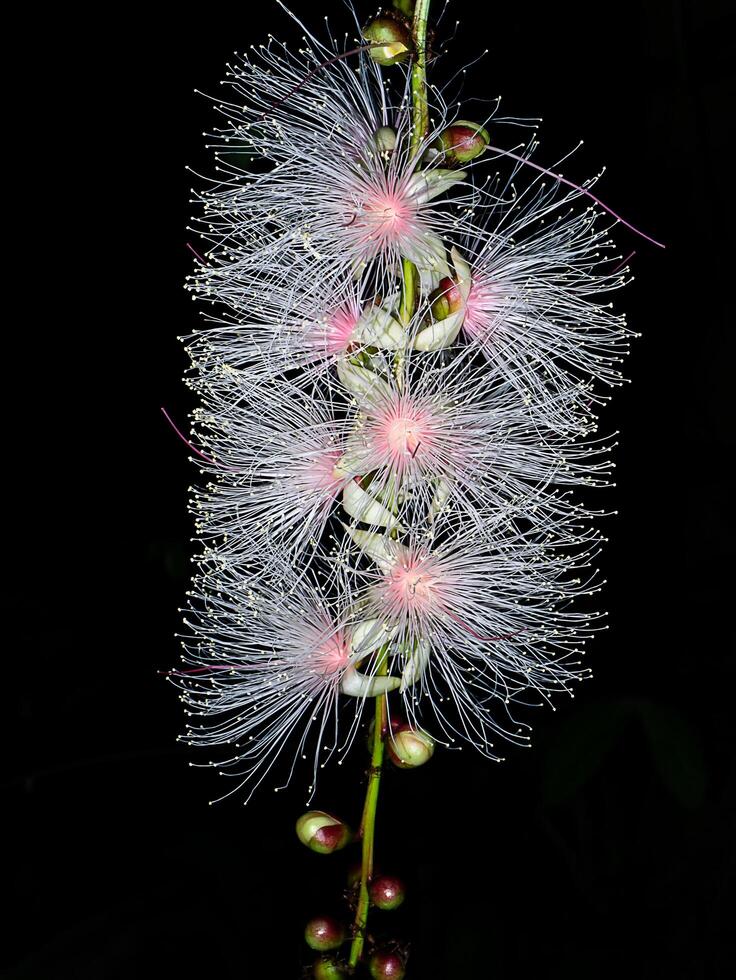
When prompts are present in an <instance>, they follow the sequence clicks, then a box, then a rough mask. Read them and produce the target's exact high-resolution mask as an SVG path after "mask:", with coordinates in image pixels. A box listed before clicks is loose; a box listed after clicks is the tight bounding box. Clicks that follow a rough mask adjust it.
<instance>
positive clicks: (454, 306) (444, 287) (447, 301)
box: [429, 276, 463, 320]
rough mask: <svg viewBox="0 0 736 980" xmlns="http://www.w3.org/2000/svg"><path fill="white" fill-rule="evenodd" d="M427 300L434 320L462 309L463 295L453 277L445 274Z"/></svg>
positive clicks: (441, 318)
mask: <svg viewBox="0 0 736 980" xmlns="http://www.w3.org/2000/svg"><path fill="white" fill-rule="evenodd" d="M429 301H430V304H431V306H432V316H433V317H434V318H435V320H445V319H447V317H448V316H450V314H451V313H457V312H458V311H459V310H461V309H462V306H463V297H462V293H461V292H460V286H459V285H458V284H457V283H456V282H455V280H454V279H451V278H450V277H449V276H445V277H444V278H443V279H440V284H439V286H438V287H437V289H435V291H434V292H433V293H432V295H431V296H430V297H429Z"/></svg>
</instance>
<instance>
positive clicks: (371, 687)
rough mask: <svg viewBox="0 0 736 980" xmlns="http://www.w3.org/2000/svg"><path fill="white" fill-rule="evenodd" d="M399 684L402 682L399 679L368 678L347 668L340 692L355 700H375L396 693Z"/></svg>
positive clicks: (352, 668)
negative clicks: (380, 696) (392, 692)
mask: <svg viewBox="0 0 736 980" xmlns="http://www.w3.org/2000/svg"><path fill="white" fill-rule="evenodd" d="M399 684H401V681H400V680H399V678H398V677H383V676H381V677H366V676H365V674H361V673H360V672H359V671H357V670H356V669H355V667H347V668H346V669H345V672H344V674H343V675H342V680H341V681H340V690H341V691H342V693H343V694H349V695H350V696H351V697H353V698H375V697H379V695H381V694H388V692H389V691H395V690H396V688H397V687H398V686H399Z"/></svg>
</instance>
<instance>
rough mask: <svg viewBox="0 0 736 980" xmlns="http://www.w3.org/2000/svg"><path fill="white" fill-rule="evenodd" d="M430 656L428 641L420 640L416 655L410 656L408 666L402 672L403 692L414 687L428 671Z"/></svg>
mask: <svg viewBox="0 0 736 980" xmlns="http://www.w3.org/2000/svg"><path fill="white" fill-rule="evenodd" d="M429 654H430V649H429V643H427V641H426V640H419V642H418V643H417V648H416V650H415V651H414V653H412V654H410V655H409V657H408V658H407V660H406V665H405V667H404V669H403V671H402V672H401V688H400V690H401V691H402V692H403V691H405V690H406V689H407V687H412V686H413V685H414V684H416V682H417V681H418V680H419V678H420V677H421V676H422V674H423V673H424V671H425V670H426V669H427V664H428V663H429Z"/></svg>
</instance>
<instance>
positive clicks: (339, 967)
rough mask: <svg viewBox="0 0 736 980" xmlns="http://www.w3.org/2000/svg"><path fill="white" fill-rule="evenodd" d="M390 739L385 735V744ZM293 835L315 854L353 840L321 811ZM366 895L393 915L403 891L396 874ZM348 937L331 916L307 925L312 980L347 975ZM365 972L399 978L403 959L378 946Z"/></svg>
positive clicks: (304, 819)
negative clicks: (344, 954) (345, 949)
mask: <svg viewBox="0 0 736 980" xmlns="http://www.w3.org/2000/svg"><path fill="white" fill-rule="evenodd" d="M410 731H411V729H409V728H408V726H402V725H397V728H396V731H395V733H394V737H396V736H398V735H401V734H404V735H405V734H407V732H410ZM389 738H390V736H387V741H388V739H389ZM296 832H297V837H298V838H299V840H300V841H301V842H302V844H304V845H305V846H306V847H308V848H309V849H310V850H312V851H314V852H315V853H317V854H332V853H334V852H335V851H339V850H341V849H342V848H343V847H345V845H346V844H347V843H349V842H350V841H351V840H354V839H355V837H354V835H353V834H352V833H351V831H350V828H349V827H348V826H347V824H345V823H344V822H343V821H341V820H339V819H338V818H337V817H333V816H331V815H330V814H328V813H325V812H323V811H321V810H310V811H308V812H307V813H305V814H303V815H302V816H301V817H300V818H299V820H298V821H297V824H296ZM361 874H362V867H361V865H356V866H355V867H354V868H353V869H351V871H350V872H349V874H348V885H349V888H350V893H351V894H353V893H356V892H357V889H358V887H359V884H360V881H361ZM368 894H369V897H370V903H371V905H372V906H373V907H374V908H376V909H379V910H381V911H384V912H392V911H395V910H396V909H398V908H399V907H400V906H401V905H402V904H403V903H404V899H405V897H406V888H405V886H404V883H403V881H402V880H401V879H400V878H398V877H397V876H396V875H391V874H379V875H376V876H374V877H373V878H372V879H371V880H370V883H369V886H368ZM347 935H348V933H347V930H346V928H345V926H344V925H343V923H341V922H340V921H339V920H338V919H335V918H334V917H332V916H330V915H319V916H315V917H314V918H313V919H310V921H309V922H308V923H307V925H306V926H305V928H304V940H305V942H306V944H307V946H309V948H310V949H312V950H314V952H316V953H319V954H320V955H319V956H318V957H317V959H316V960H315V961H314V963H313V964H312V975H313V977H314V978H315V980H340V978H343V977H347V976H348V975H349V974H348V972H347V967H346V964H345V962H344V959H343V958H342V957H341V955H340V950H341V947H342V946H343V945H344V944H345V942H346V938H347ZM368 969H369V972H370V975H371V977H374V978H376V980H391V978H401V977H403V976H404V974H405V970H406V957H405V955H403V954H402V953H400V952H397V951H396V950H395V949H394V948H393V947H391V948H389V947H384V946H377V947H376V948H375V949H374V950H373V952H372V954H371V956H370V957H369V959H368Z"/></svg>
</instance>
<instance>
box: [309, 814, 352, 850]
mask: <svg viewBox="0 0 736 980" xmlns="http://www.w3.org/2000/svg"><path fill="white" fill-rule="evenodd" d="M296 835H297V837H298V838H299V840H300V841H301V842H302V844H304V845H305V846H306V847H308V848H309V849H310V850H312V851H316V853H317V854H332V853H333V851H339V850H341V848H343V847H345V845H346V844H347V843H349V842H350V839H351V837H352V834H351V832H350V828H349V827H348V825H347V824H345V823H343V822H342V820H338V819H337V817H331V816H330V814H329V813H325V812H324V811H323V810H309V811H308V812H307V813H304V814H302V816H301V817H299V819H298V820H297V822H296Z"/></svg>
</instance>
